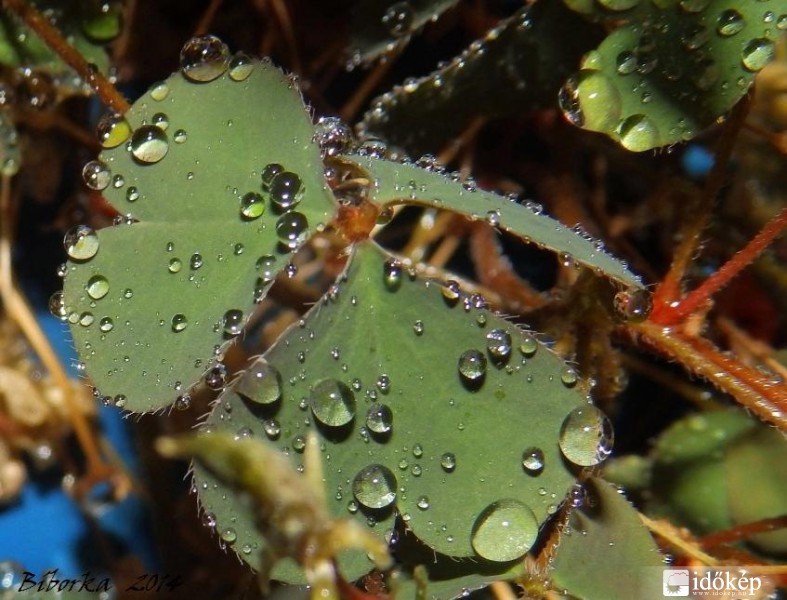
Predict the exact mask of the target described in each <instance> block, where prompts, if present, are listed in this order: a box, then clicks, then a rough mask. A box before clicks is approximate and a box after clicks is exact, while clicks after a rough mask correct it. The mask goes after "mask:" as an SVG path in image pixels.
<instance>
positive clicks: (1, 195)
mask: <svg viewBox="0 0 787 600" xmlns="http://www.w3.org/2000/svg"><path fill="white" fill-rule="evenodd" d="M11 223H12V219H11V177H10V176H8V175H3V176H2V178H0V297H1V298H2V300H3V306H4V307H5V310H6V313H7V314H8V317H9V318H10V319H11V320H13V321H14V322H15V323H16V324H17V326H18V327H19V329H20V330H21V331H22V333H23V334H24V336H25V338H27V341H28V342H29V343H30V346H31V347H32V348H33V350H34V351H35V352H36V354H37V355H38V357H39V358H40V359H41V362H42V363H43V364H44V367H46V369H47V371H48V372H49V374H50V376H51V377H52V379H53V380H54V382H55V384H56V385H57V386H58V388H60V390H61V391H62V393H63V398H64V401H65V405H66V407H67V408H68V416H69V419H70V420H71V426H72V427H73V429H74V433H76V436H77V440H78V441H79V444H80V446H81V447H82V450H83V452H84V453H85V458H86V460H87V465H88V475H87V479H89V480H90V481H93V482H95V481H98V480H101V479H104V478H106V477H108V476H110V475H112V474H113V473H114V470H113V469H112V467H110V466H109V465H107V464H105V462H104V461H103V459H102V457H101V453H100V451H99V447H98V443H97V442H96V439H95V437H94V436H93V433H92V432H91V430H90V426H89V425H88V423H87V420H86V419H85V416H84V414H83V413H82V411H81V409H80V408H79V405H78V403H77V400H76V398H75V396H74V391H73V386H72V382H71V380H70V379H69V378H68V375H66V372H65V371H64V370H63V367H62V365H61V364H60V360H58V358H57V355H56V354H55V351H54V350H53V349H52V346H51V345H50V344H49V341H48V340H47V338H46V335H44V332H43V331H41V328H40V327H39V325H38V321H36V318H35V315H34V314H33V311H32V310H31V309H30V306H29V305H28V304H27V301H26V300H25V298H24V296H22V294H21V293H20V292H19V290H18V289H17V288H16V285H15V284H14V280H13V275H12V272H13V271H12V267H11V248H12V244H13V232H12V226H11Z"/></svg>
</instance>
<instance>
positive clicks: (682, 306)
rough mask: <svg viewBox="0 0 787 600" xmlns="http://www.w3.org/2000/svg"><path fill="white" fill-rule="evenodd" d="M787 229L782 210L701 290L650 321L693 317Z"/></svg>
mask: <svg viewBox="0 0 787 600" xmlns="http://www.w3.org/2000/svg"><path fill="white" fill-rule="evenodd" d="M785 227H787V208H783V209H782V211H781V212H780V213H779V214H778V215H776V216H775V217H774V218H773V219H771V220H770V221H769V222H768V223H767V224H766V225H765V227H763V228H762V230H761V231H760V232H759V233H758V234H757V235H756V236H754V238H752V240H751V241H750V242H749V243H748V244H746V246H745V247H744V248H743V249H742V250H740V251H738V252H737V253H736V254H735V256H733V257H732V258H731V259H730V260H728V261H727V262H726V263H724V265H722V267H721V268H720V269H719V270H718V271H716V272H715V273H714V274H713V275H711V276H710V277H708V278H707V279H706V280H705V281H703V282H702V284H701V285H700V286H699V287H698V288H696V289H695V290H692V291H691V292H689V293H688V294H687V295H686V296H685V297H684V298H683V299H682V300H681V301H680V302H679V303H678V304H677V306H670V307H669V308H668V309H666V308H665V309H664V310H661V311H659V312H658V314H654V315H652V316H651V319H650V320H651V321H653V322H654V323H658V324H659V325H674V324H676V323H680V322H681V321H683V320H684V319H686V317H688V316H690V315H692V314H694V313H695V312H696V311H697V310H698V309H699V308H700V307H701V306H702V305H703V304H705V302H707V301H708V300H709V299H710V298H711V297H712V296H713V294H715V293H716V292H718V291H719V290H720V289H721V288H723V287H724V286H726V285H727V284H728V283H729V282H730V281H731V280H732V278H733V277H735V276H736V275H738V273H740V272H741V271H742V270H743V269H744V268H745V267H746V266H747V265H749V264H751V263H752V262H753V261H754V260H755V259H756V258H757V257H758V256H759V255H760V254H761V253H762V252H763V251H764V250H765V249H766V248H767V247H768V246H769V245H770V244H771V242H773V241H774V240H775V239H776V238H777V237H779V234H780V233H781V232H782V230H783V229H784V228H785ZM654 312H655V311H654Z"/></svg>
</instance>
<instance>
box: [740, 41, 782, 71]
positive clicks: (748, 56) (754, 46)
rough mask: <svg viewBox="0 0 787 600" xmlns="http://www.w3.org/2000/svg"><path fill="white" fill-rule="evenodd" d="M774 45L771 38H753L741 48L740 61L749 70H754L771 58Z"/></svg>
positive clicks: (774, 52) (773, 53)
mask: <svg viewBox="0 0 787 600" xmlns="http://www.w3.org/2000/svg"><path fill="white" fill-rule="evenodd" d="M774 56H776V47H775V46H774V44H773V42H772V41H771V40H768V39H766V38H755V39H753V40H751V41H750V42H749V43H748V44H746V46H744V48H743V56H742V59H741V62H742V63H743V66H744V67H746V69H748V70H749V71H752V72H756V71H759V70H760V69H762V68H763V67H764V66H765V65H767V64H768V63H769V62H771V61H772V60H773V57H774Z"/></svg>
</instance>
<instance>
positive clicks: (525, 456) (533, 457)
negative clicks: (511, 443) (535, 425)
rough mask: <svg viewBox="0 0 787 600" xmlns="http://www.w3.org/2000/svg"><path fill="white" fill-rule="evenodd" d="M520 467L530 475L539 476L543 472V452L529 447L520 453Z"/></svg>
mask: <svg viewBox="0 0 787 600" xmlns="http://www.w3.org/2000/svg"><path fill="white" fill-rule="evenodd" d="M522 466H523V467H524V469H525V471H526V472H527V473H528V474H530V475H539V474H540V473H541V472H542V471H543V470H544V452H543V450H541V448H537V447H535V446H531V447H530V448H527V449H526V450H525V451H524V452H523V453H522Z"/></svg>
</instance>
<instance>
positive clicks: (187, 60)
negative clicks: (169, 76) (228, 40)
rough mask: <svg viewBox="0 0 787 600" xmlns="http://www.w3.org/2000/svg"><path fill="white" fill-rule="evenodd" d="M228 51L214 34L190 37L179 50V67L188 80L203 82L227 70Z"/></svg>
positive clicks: (211, 79) (219, 75)
mask: <svg viewBox="0 0 787 600" xmlns="http://www.w3.org/2000/svg"><path fill="white" fill-rule="evenodd" d="M229 59H230V52H229V49H228V48H227V45H226V44H225V43H224V42H222V41H221V40H220V39H219V38H217V37H216V36H215V35H201V36H198V37H194V38H191V39H190V40H189V41H188V42H186V44H185V45H184V46H183V49H182V50H181V51H180V68H181V71H182V73H183V76H184V77H186V79H189V80H190V81H194V82H197V83H204V82H207V81H213V80H214V79H216V78H218V77H221V75H223V74H224V72H225V71H226V70H227V67H228V64H229Z"/></svg>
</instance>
